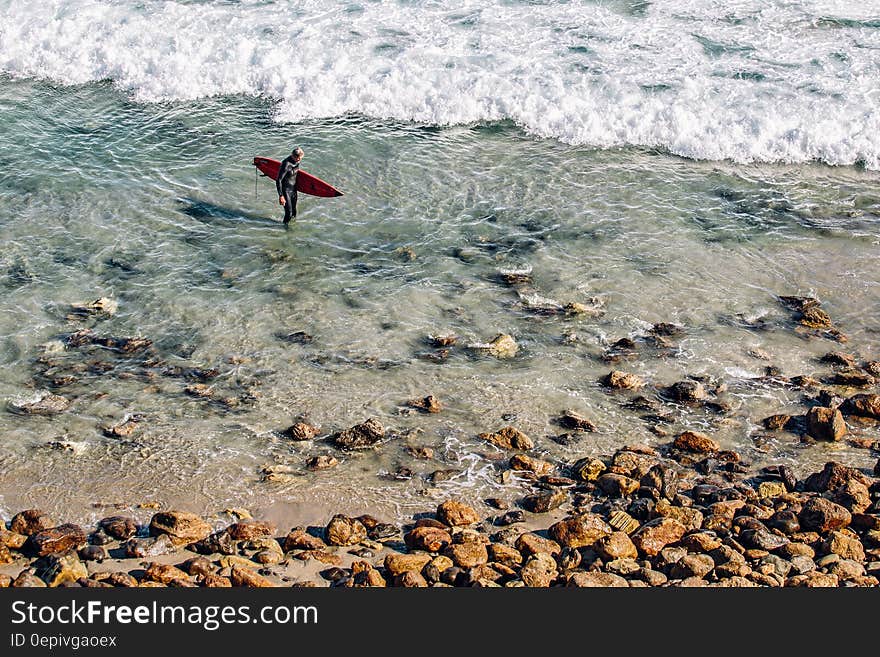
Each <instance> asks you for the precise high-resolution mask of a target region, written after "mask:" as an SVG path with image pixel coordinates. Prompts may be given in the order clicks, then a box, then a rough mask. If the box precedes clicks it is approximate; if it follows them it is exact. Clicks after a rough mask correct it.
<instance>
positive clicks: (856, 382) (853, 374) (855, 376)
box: [831, 370, 877, 388]
mask: <svg viewBox="0 0 880 657" xmlns="http://www.w3.org/2000/svg"><path fill="white" fill-rule="evenodd" d="M831 382H832V383H834V385H838V386H848V387H850V388H869V387H871V386H873V385H874V384H876V383H877V379H875V378H874V377H873V376H871V375H870V374H867V373H865V372H859V371H858V370H847V371H845V372H835V374H834V376H833V377H832V378H831Z"/></svg>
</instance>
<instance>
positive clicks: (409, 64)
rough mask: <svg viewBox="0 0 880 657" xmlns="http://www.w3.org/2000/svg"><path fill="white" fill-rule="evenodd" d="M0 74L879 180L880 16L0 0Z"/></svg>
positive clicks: (792, 9) (717, 4) (837, 9)
mask: <svg viewBox="0 0 880 657" xmlns="http://www.w3.org/2000/svg"><path fill="white" fill-rule="evenodd" d="M0 70H2V71H5V72H6V73H7V74H9V75H12V76H36V77H42V78H49V79H52V80H54V81H58V82H61V83H65V84H77V83H85V82H89V81H94V80H102V79H111V80H113V81H114V82H115V84H117V85H118V86H119V87H121V88H123V89H125V90H127V91H128V92H130V93H131V94H132V96H133V98H134V99H136V100H138V101H142V102H155V101H167V100H186V99H194V98H198V97H203V96H212V95H223V94H247V95H255V96H262V97H267V98H273V99H278V100H279V101H280V103H279V106H278V110H277V118H278V120H280V121H298V120H302V119H305V118H311V117H332V116H338V115H342V114H346V113H359V114H364V115H367V116H371V117H376V118H386V119H396V120H404V121H416V122H421V123H428V124H438V125H449V124H468V123H472V122H480V121H497V120H504V119H509V120H512V121H515V122H516V123H517V124H519V125H520V126H522V127H523V128H524V129H525V130H526V131H528V132H529V133H531V134H534V135H537V136H540V137H549V138H556V139H560V140H562V141H564V142H568V143H572V144H583V145H589V146H598V147H618V146H625V145H641V146H650V147H660V148H665V149H668V150H669V151H671V152H673V153H676V154H679V155H683V156H686V157H692V158H698V159H731V160H735V161H739V162H748V161H771V162H775V161H782V162H802V161H810V160H821V161H824V162H827V163H829V164H854V163H863V164H864V165H865V166H867V167H868V168H871V169H880V114H878V111H877V107H878V105H880V2H878V0H865V1H863V2H859V3H853V2H846V1H844V0H832V1H822V2H820V1H819V0H800V1H799V2H793V1H791V0H726V1H724V2H721V1H720V0H684V1H682V2H654V3H646V2H634V1H630V0H605V1H604V2H603V1H594V2H566V3H561V2H560V3H557V2H552V1H548V2H544V3H540V4H537V3H534V4H533V3H526V2H523V3H518V2H513V1H510V0H494V1H484V0H479V1H475V0H463V1H461V0H459V1H456V2H453V1H452V0H435V1H428V0H419V1H411V2H398V1H395V2H390V1H386V2H383V1H376V2H363V3H362V4H358V3H354V2H342V1H339V0H335V1H334V0H304V1H300V2H267V1H256V0H245V1H243V2H238V3H225V2H224V3H211V2H167V1H165V2H159V1H157V0H146V1H145V2H140V3H131V2H88V1H85V0H46V1H44V2H41V3H31V2H27V1H26V0H0Z"/></svg>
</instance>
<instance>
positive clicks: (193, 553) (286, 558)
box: [0, 396, 880, 587]
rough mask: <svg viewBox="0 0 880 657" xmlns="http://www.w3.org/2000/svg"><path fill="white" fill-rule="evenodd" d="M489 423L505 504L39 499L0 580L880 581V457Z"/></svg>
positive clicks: (6, 551) (2, 555) (5, 542)
mask: <svg viewBox="0 0 880 657" xmlns="http://www.w3.org/2000/svg"><path fill="white" fill-rule="evenodd" d="M875 397H876V396H875ZM873 401H874V402H875V403H876V402H877V401H878V400H877V399H874V400H873ZM486 438H487V439H488V440H492V441H493V442H495V443H496V444H504V445H508V444H509V446H510V449H511V450H513V451H514V453H513V454H512V455H511V456H510V458H509V461H508V466H509V467H510V468H511V469H512V470H516V471H520V472H527V473H531V474H532V475H533V484H532V485H533V489H534V492H532V493H529V494H528V495H525V496H524V497H522V498H521V499H520V500H518V502H517V504H516V505H515V506H514V507H512V508H509V507H508V506H507V505H506V504H505V502H504V501H502V500H498V499H487V500H484V501H483V503H482V504H481V505H480V508H479V509H478V508H475V507H474V506H471V505H469V504H467V503H464V502H462V501H459V500H455V499H449V500H446V501H444V502H443V503H441V504H440V505H439V506H438V507H437V508H436V509H434V510H432V511H431V512H429V513H428V512H426V513H424V514H419V515H418V516H417V517H416V518H415V519H414V521H413V522H412V523H410V524H405V525H403V526H400V525H397V524H392V523H387V522H382V521H381V520H380V519H377V518H374V517H372V516H368V515H363V516H359V517H347V516H345V515H335V516H333V517H332V518H331V519H330V520H329V522H328V523H327V524H326V526H323V527H314V526H313V527H294V528H291V529H290V530H289V531H279V529H278V528H277V527H276V526H274V525H273V524H271V523H269V522H265V521H260V520H255V519H253V518H250V517H249V514H248V513H247V512H246V511H245V510H243V509H238V510H230V511H227V512H226V513H227V515H230V514H231V515H232V516H233V517H236V516H237V518H236V520H235V522H232V523H231V524H227V525H226V526H222V527H218V524H217V523H215V524H212V523H209V522H208V521H207V520H206V519H204V518H202V517H199V516H197V515H195V514H192V513H188V512H183V511H160V512H157V513H155V514H154V515H153V516H152V518H151V520H150V522H149V524H148V525H139V524H138V523H137V522H135V520H134V519H132V518H131V517H127V516H124V515H116V516H110V517H107V518H104V519H102V520H101V521H100V522H98V524H97V526H96V527H93V528H91V530H87V529H86V528H83V527H80V526H78V525H75V524H70V523H65V524H59V523H58V521H57V520H56V519H54V518H50V517H48V516H47V515H46V514H44V513H43V512H41V511H40V510H38V509H29V510H25V511H22V512H20V513H18V514H16V515H15V516H14V517H13V518H12V520H11V521H10V522H9V523H8V526H7V527H6V528H5V529H3V530H2V531H0V564H2V565H0V587H9V586H12V587H35V586H36V587H45V586H50V587H52V586H83V587H116V586H122V587H156V586H175V587H198V586H204V587H231V586H245V587H271V586H342V587H371V586H378V587H384V586H400V587H426V586H488V587H494V586H509V587H517V586H529V587H549V586H575V587H606V586H613V587H624V586H629V587H645V586H717V587H754V586H767V587H781V586H795V587H801V586H804V587H831V586H847V587H848V586H877V584H878V576H880V478H878V477H880V462H878V464H877V467H875V469H874V472H873V473H865V472H862V471H860V470H857V469H855V468H851V467H847V466H845V465H842V464H840V463H835V462H829V463H827V464H826V465H825V467H824V468H823V469H822V470H821V471H818V472H815V473H813V474H811V475H809V476H808V477H806V478H804V479H803V480H800V481H799V480H797V479H796V478H795V476H794V475H793V474H792V472H791V471H790V470H789V469H788V468H787V467H785V466H777V467H768V468H764V469H763V470H762V471H760V472H759V473H755V474H753V475H751V476H750V475H747V474H746V473H744V472H743V470H745V468H744V467H743V466H742V465H741V462H740V458H739V456H738V455H737V454H736V453H734V452H729V451H720V450H718V448H717V445H715V444H714V441H713V440H712V438H710V437H709V436H706V435H703V434H699V433H695V432H685V433H682V434H681V435H679V436H677V437H676V438H675V439H674V440H673V441H672V442H670V443H669V444H667V445H665V446H664V447H663V448H662V449H659V450H655V449H651V448H647V447H644V446H637V445H636V446H628V447H624V448H621V449H620V450H618V451H617V452H616V453H615V454H613V455H612V456H610V457H608V458H605V459H597V458H585V459H582V460H580V461H578V462H577V463H575V464H573V465H572V466H571V467H569V468H568V469H567V470H565V472H563V473H559V472H557V470H556V468H555V467H554V466H553V465H552V464H550V463H548V462H545V461H542V460H540V459H537V458H535V457H532V456H529V455H527V454H525V453H524V452H523V451H520V450H522V449H525V448H526V447H527V445H528V442H527V441H528V437H527V436H524V435H522V434H520V432H518V431H517V430H516V429H515V428H513V427H505V428H503V429H501V430H500V431H497V432H494V433H491V434H486Z"/></svg>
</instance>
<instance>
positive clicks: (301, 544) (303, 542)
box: [284, 529, 327, 552]
mask: <svg viewBox="0 0 880 657" xmlns="http://www.w3.org/2000/svg"><path fill="white" fill-rule="evenodd" d="M325 547H327V544H326V543H324V541H322V540H321V539H320V538H318V537H317V536H312V535H311V534H309V533H308V532H306V531H305V530H304V529H292V530H291V531H290V533H289V534H288V535H287V536H286V537H285V538H284V551H285V552H290V551H291V550H323V549H324V548H325Z"/></svg>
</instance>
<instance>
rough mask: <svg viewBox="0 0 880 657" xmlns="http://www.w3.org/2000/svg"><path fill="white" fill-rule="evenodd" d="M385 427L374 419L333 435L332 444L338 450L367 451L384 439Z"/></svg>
mask: <svg viewBox="0 0 880 657" xmlns="http://www.w3.org/2000/svg"><path fill="white" fill-rule="evenodd" d="M385 433H386V432H385V427H383V426H382V424H381V423H380V422H379V421H378V420H376V419H375V418H369V419H368V420H367V421H366V422H363V423H361V424H356V425H355V426H353V427H351V428H350V429H344V430H343V431H340V432H338V433H336V434H334V435H333V438H332V440H333V444H334V445H336V447H338V448H340V449H346V450H349V449H367V448H370V447H373V446H374V445H376V444H378V443H379V442H381V441H382V440H384V439H385Z"/></svg>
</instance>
